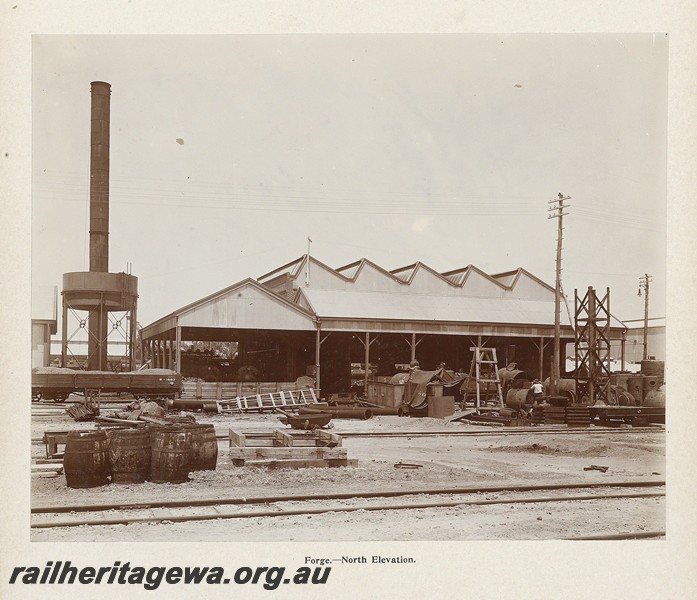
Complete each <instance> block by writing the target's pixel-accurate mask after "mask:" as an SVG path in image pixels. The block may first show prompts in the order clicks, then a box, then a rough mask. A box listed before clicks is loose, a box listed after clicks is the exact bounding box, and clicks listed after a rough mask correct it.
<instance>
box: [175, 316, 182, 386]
mask: <svg viewBox="0 0 697 600" xmlns="http://www.w3.org/2000/svg"><path fill="white" fill-rule="evenodd" d="M176 336H177V342H176V343H177V346H176V349H175V350H176V353H177V354H176V356H177V361H176V364H175V367H174V370H175V371H176V372H177V373H180V374H181V372H182V328H181V327H180V326H179V325H177V331H176Z"/></svg>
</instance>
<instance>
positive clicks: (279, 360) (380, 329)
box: [141, 255, 625, 392]
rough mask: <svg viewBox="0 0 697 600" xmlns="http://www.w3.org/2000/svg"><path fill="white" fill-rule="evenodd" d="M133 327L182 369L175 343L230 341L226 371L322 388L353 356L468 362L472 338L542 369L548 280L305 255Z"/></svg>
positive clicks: (564, 319)
mask: <svg viewBox="0 0 697 600" xmlns="http://www.w3.org/2000/svg"><path fill="white" fill-rule="evenodd" d="M560 317H561V339H562V343H567V342H573V340H574V332H573V327H572V324H571V322H570V321H569V314H568V312H567V310H566V309H565V308H562V311H561V315H560ZM612 329H613V331H614V333H615V334H616V336H617V338H619V337H620V336H621V332H622V331H624V329H625V328H624V326H623V325H622V323H620V322H619V321H617V322H615V323H613V327H612ZM141 333H142V335H141V339H142V344H143V350H144V356H149V357H150V358H151V359H152V362H153V365H154V366H157V367H168V368H172V369H175V370H177V371H180V372H182V364H183V362H182V343H183V342H190V341H204V342H237V351H236V354H235V356H234V358H231V359H230V364H229V365H228V366H229V367H230V371H229V373H232V375H230V374H228V375H227V376H226V377H228V378H230V377H232V380H235V378H236V377H248V375H249V372H251V373H254V374H255V375H257V376H258V377H259V378H260V379H259V380H264V381H292V380H294V379H295V378H297V377H299V376H302V375H308V374H313V375H314V376H315V377H316V378H317V379H318V380H319V379H320V375H321V382H322V383H321V385H322V388H323V391H324V392H331V391H347V389H348V388H349V387H350V385H351V364H352V363H353V364H354V365H355V364H356V363H361V364H362V365H363V364H366V363H368V364H372V365H376V368H377V373H378V375H391V374H393V373H394V372H395V364H400V363H408V362H410V361H411V360H414V359H416V360H419V362H420V364H421V366H422V368H426V369H433V368H436V367H438V366H439V365H440V364H441V363H445V364H446V365H447V367H448V368H449V369H454V370H459V371H463V370H464V371H467V370H468V369H469V365H470V360H471V356H472V352H471V351H470V348H471V347H473V346H488V347H494V348H496V349H497V350H498V360H499V364H500V366H505V365H506V364H508V363H510V362H514V361H515V362H517V363H518V365H519V368H523V369H525V370H528V371H529V372H530V373H531V374H534V375H535V376H545V375H546V374H547V373H548V372H549V370H550V364H551V362H550V361H551V356H552V340H553V338H554V288H553V287H551V286H550V285H548V284H546V283H545V282H543V281H541V280H540V279H538V278H537V277H535V276H534V275H532V274H531V273H529V272H528V271H526V270H525V269H522V268H519V269H516V270H514V271H509V272H505V273H499V274H494V275H489V274H487V273H485V272H483V271H482V270H480V269H478V268H477V267H475V266H473V265H469V266H467V267H464V268H461V269H457V270H454V271H448V272H445V273H439V272H437V271H435V270H434V269H432V268H430V267H428V266H427V265H425V264H422V263H415V264H412V265H408V266H406V267H402V268H399V269H394V270H392V271H387V270H385V269H383V268H382V267H380V266H379V265H377V264H375V263H373V262H371V261H369V260H367V259H361V260H360V261H357V262H355V263H351V264H349V265H345V266H343V267H340V268H338V269H332V268H331V267H329V266H327V265H326V264H324V263H322V262H320V261H319V260H317V259H316V258H314V257H311V256H308V255H304V256H302V257H300V258H298V259H297V260H295V261H293V262H291V263H288V264H286V265H283V266H282V267H279V268H278V269H275V270H274V271H271V272H270V273H267V274H265V275H262V276H261V277H259V278H258V279H256V280H254V279H246V280H244V281H241V282H239V283H236V284H234V285H231V286H230V287H228V288H225V289H224V290H221V291H219V292H216V293H214V294H211V295H209V296H206V297H205V298H202V299H200V300H198V301H196V302H193V303H192V304H189V305H187V306H184V307H183V308H181V309H179V310H176V311H174V312H173V313H172V314H170V315H167V316H165V317H163V318H161V319H159V320H158V321H156V322H154V323H152V324H150V325H148V326H147V327H145V328H143V330H142V332H141ZM562 354H563V352H562ZM562 359H563V356H562ZM245 369H247V371H245ZM183 374H184V375H187V373H186V369H184V371H183ZM319 385H320V382H319V381H318V382H317V386H318V387H319Z"/></svg>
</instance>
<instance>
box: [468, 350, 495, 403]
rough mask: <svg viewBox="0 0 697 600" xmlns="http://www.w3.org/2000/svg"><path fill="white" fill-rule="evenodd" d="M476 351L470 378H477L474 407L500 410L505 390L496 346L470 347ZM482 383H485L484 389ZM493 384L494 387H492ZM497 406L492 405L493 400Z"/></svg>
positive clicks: (471, 365)
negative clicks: (500, 374)
mask: <svg viewBox="0 0 697 600" xmlns="http://www.w3.org/2000/svg"><path fill="white" fill-rule="evenodd" d="M470 350H471V351H473V352H474V360H473V361H472V363H471V364H470V373H469V380H470V381H471V380H472V379H474V380H475V382H476V385H477V397H476V400H475V405H474V407H475V408H476V409H477V412H479V411H485V410H486V411H488V410H498V409H500V408H503V392H502V390H501V380H500V379H499V369H498V360H497V359H496V348H481V347H479V346H475V347H473V348H470ZM482 384H484V386H483V389H482ZM492 384H493V386H494V388H493V389H492ZM482 392H485V398H484V402H483V403H482ZM492 392H493V393H494V397H493V401H494V403H495V406H490V405H489V403H490V402H491V401H492Z"/></svg>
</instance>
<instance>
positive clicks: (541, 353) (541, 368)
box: [539, 337, 545, 381]
mask: <svg viewBox="0 0 697 600" xmlns="http://www.w3.org/2000/svg"><path fill="white" fill-rule="evenodd" d="M544 354H545V338H543V337H540V371H539V372H540V375H539V378H540V381H543V380H544V367H545V362H544Z"/></svg>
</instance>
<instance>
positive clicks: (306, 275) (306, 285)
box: [305, 235, 312, 287]
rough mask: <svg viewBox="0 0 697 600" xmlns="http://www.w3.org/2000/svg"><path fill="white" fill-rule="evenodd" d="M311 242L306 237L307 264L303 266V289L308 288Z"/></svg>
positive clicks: (308, 237)
mask: <svg viewBox="0 0 697 600" xmlns="http://www.w3.org/2000/svg"><path fill="white" fill-rule="evenodd" d="M311 243H312V240H311V239H310V236H309V235H308V236H307V264H306V265H305V287H310V244H311Z"/></svg>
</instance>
